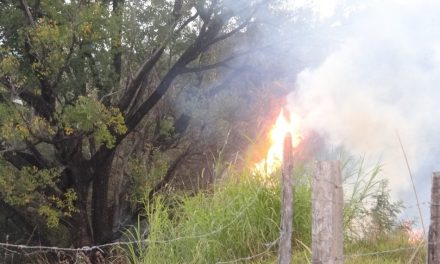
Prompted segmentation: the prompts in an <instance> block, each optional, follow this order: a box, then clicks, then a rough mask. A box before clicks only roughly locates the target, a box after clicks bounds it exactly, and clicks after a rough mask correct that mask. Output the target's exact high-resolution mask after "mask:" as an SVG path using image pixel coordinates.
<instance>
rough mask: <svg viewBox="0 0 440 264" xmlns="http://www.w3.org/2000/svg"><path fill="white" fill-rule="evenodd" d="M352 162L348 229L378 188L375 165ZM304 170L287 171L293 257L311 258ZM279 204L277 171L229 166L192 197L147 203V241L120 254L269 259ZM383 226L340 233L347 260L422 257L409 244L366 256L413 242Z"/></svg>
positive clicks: (180, 259)
mask: <svg viewBox="0 0 440 264" xmlns="http://www.w3.org/2000/svg"><path fill="white" fill-rule="evenodd" d="M359 164H360V165H359V168H358V171H357V173H355V174H352V176H350V177H347V178H346V180H349V179H351V181H348V183H351V184H354V186H351V187H350V188H351V190H352V193H351V192H350V193H348V195H347V198H348V199H347V201H346V206H345V221H346V222H345V224H346V225H345V226H346V228H347V229H346V230H351V229H350V228H352V227H353V226H352V224H353V221H356V220H357V219H359V218H360V217H364V216H367V215H368V209H369V207H368V204H369V203H370V204H371V202H372V201H374V197H375V195H376V196H377V194H378V190H379V189H378V188H379V187H380V186H382V185H381V184H380V180H379V179H378V176H377V175H378V173H379V170H380V168H379V167H376V168H373V169H371V170H364V169H363V167H362V165H363V163H362V162H360V163H359ZM305 171H306V170H303V169H302V168H301V167H300V166H297V170H296V171H295V175H294V179H295V180H294V182H295V198H294V199H295V201H294V203H295V204H294V220H293V221H294V236H293V245H294V249H293V252H294V256H293V263H309V262H310V259H311V251H310V245H311V227H312V216H311V186H310V177H308V176H307V174H306V173H305ZM346 183H347V182H346ZM382 191H383V190H382ZM382 198H383V197H382ZM385 198H387V196H385ZM372 199H373V200H372ZM385 205H387V203H385ZM389 205H390V206H393V205H394V204H393V203H391V204H389ZM280 206H281V204H280V184H279V181H278V177H277V176H274V177H272V178H265V179H264V180H263V179H262V178H261V177H256V176H255V175H250V174H249V173H245V172H241V173H237V172H233V171H232V170H230V171H229V173H228V177H226V178H224V179H222V180H221V181H219V182H217V183H216V184H215V187H213V188H212V189H211V190H206V191H203V192H199V193H197V194H195V195H192V196H182V195H181V194H180V195H175V196H174V197H170V196H169V195H168V196H162V197H161V196H159V197H158V198H157V199H156V200H155V202H154V204H152V205H149V206H147V207H146V208H147V209H146V211H147V216H148V223H149V225H148V243H138V244H133V245H131V246H128V247H127V248H125V251H126V253H127V254H126V255H127V258H128V260H129V262H130V263H134V264H138V263H139V264H140V263H142V264H149V263H158V264H161V263H164V264H165V263H167V264H173V263H194V264H195V263H218V262H219V263H222V262H228V261H231V260H240V259H243V258H244V259H246V262H251V263H274V262H276V250H277V247H276V243H274V242H276V241H277V239H278V238H279V234H280V229H279V223H280V211H281V210H280ZM385 209H387V208H385ZM372 223H374V222H372ZM369 227H372V226H369ZM140 230H141V228H140V226H139V227H138V228H137V229H136V231H135V232H133V233H129V238H130V239H131V240H134V241H137V240H142V238H143V237H142V235H141V232H140ZM363 231H364V232H365V231H366V232H368V230H363ZM388 231H389V232H381V233H378V234H377V235H375V236H357V237H356V239H354V238H353V237H352V236H351V235H350V236H346V238H347V239H346V243H345V254H346V255H347V256H348V257H347V258H346V263H405V262H403V261H404V260H408V259H412V260H413V263H422V262H423V260H424V254H423V249H422V250H421V253H420V252H418V253H417V254H415V253H414V250H412V249H408V250H406V251H405V250H402V251H398V252H392V253H389V254H383V255H368V254H367V255H365V254H366V253H370V252H382V251H385V252H386V251H387V250H390V249H391V250H392V249H396V248H408V247H410V246H412V245H410V244H409V243H408V236H407V234H406V233H405V232H404V230H401V229H398V228H393V229H390V230H388ZM347 234H352V232H346V235H347ZM356 254H357V255H359V256H357V255H356ZM250 256H251V257H250ZM252 256H254V257H252ZM249 257H250V258H249ZM244 262H245V261H238V263H244Z"/></svg>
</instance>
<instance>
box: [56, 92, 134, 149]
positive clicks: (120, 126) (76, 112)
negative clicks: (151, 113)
mask: <svg viewBox="0 0 440 264" xmlns="http://www.w3.org/2000/svg"><path fill="white" fill-rule="evenodd" d="M60 119H61V123H62V125H63V128H64V133H65V134H67V135H71V134H73V133H78V132H79V133H84V134H91V133H93V136H94V138H95V143H96V144H97V145H100V144H105V145H106V146H107V147H108V148H112V147H114V144H115V141H116V138H115V135H113V133H114V134H116V135H121V134H124V133H125V132H127V127H126V126H125V123H124V117H123V116H122V113H121V112H120V110H119V109H117V108H110V109H107V108H106V107H105V106H104V105H103V104H101V103H100V102H97V101H96V100H93V99H92V98H87V97H83V96H80V97H79V98H78V100H77V102H76V104H75V105H74V106H67V107H66V108H65V109H64V110H63V113H62V114H61V116H60ZM112 132H113V133H112Z"/></svg>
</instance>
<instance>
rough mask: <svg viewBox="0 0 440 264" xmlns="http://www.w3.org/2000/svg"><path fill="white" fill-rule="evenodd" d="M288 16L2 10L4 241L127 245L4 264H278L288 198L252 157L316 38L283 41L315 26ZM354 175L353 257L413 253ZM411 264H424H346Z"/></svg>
mask: <svg viewBox="0 0 440 264" xmlns="http://www.w3.org/2000/svg"><path fill="white" fill-rule="evenodd" d="M283 2H284V0H270V1H265V0H263V1H261V0H210V1H207V0H174V1H165V0H148V1H142V0H70V1H67V0H66V1H59V0H20V1H16V0H1V1H0V242H4V241H5V242H8V243H11V242H12V243H17V244H27V245H34V246H35V245H45V246H56V247H69V248H82V247H90V246H93V245H101V244H105V243H112V242H115V241H127V240H128V243H127V245H126V246H121V247H120V248H119V247H114V248H112V249H108V250H107V248H106V249H105V250H102V251H100V250H93V251H87V252H86V253H84V254H82V255H81V254H78V255H75V254H71V255H69V254H68V253H66V254H56V253H53V252H38V253H41V254H40V256H39V257H38V258H33V257H30V258H29V257H28V256H24V257H23V258H19V257H15V258H12V257H11V258H10V257H9V256H14V254H12V255H8V254H9V253H10V252H6V253H5V255H4V259H2V260H4V262H7V261H8V262H13V261H15V262H17V263H23V262H26V261H31V262H37V263H54V262H55V263H59V262H62V261H65V262H76V261H79V260H78V258H80V257H81V258H82V260H83V261H84V263H90V262H91V263H102V261H103V260H102V259H103V258H107V259H110V260H112V259H113V258H116V260H115V262H117V261H120V260H121V259H123V260H122V261H129V262H132V263H215V262H221V261H225V262H227V261H230V260H234V259H235V260H236V259H238V260H239V259H241V258H243V261H245V260H246V261H252V262H255V263H273V262H274V261H275V258H276V256H275V253H274V252H275V251H276V248H277V238H278V236H279V232H280V230H279V222H280V221H279V220H280V215H279V214H280V199H279V196H280V190H279V183H278V181H277V179H276V177H275V178H267V177H258V176H256V175H253V174H252V172H248V171H247V170H248V169H249V168H248V167H249V164H254V163H255V162H256V161H258V160H260V159H261V157H260V156H258V155H262V153H264V152H265V151H266V150H267V148H268V146H267V144H266V145H265V144H263V145H262V146H261V147H260V146H258V147H257V146H255V145H254V144H251V142H254V141H256V140H259V139H261V138H265V137H266V135H267V133H268V130H269V127H270V126H271V125H272V120H273V119H274V117H275V116H276V115H277V114H278V113H279V110H280V108H281V107H282V105H283V102H284V100H286V94H287V93H288V92H289V91H290V90H289V89H288V88H286V87H289V85H290V84H291V83H292V77H291V76H295V75H296V73H297V72H298V71H299V70H300V69H302V67H303V66H304V65H302V62H301V59H298V60H292V59H291V58H292V57H295V58H296V55H297V53H301V55H302V56H304V54H303V51H304V47H305V46H307V45H308V43H307V37H310V34H314V33H316V32H318V33H319V31H320V26H319V25H313V26H310V28H314V30H315V31H313V32H312V31H310V32H309V33H310V34H309V35H307V36H306V34H304V39H302V38H301V36H291V35H290V33H286V31H284V30H283V28H289V29H291V28H293V29H294V30H292V31H289V32H295V34H303V33H304V32H306V30H305V29H306V27H307V26H306V24H307V23H305V22H304V21H305V20H307V18H308V16H309V15H310V14H309V13H308V12H306V11H298V12H297V13H296V14H295V15H294V16H293V17H292V16H291V14H286V12H284V11H283V8H282V5H283ZM307 32H308V31H307ZM261 36H270V37H261ZM292 37H297V38H296V39H295V43H292V42H291V38H292ZM301 45H302V46H301ZM312 140H313V139H311V141H312ZM305 141H307V139H305ZM306 143H307V142H306ZM304 145H307V144H304ZM315 147H316V146H315ZM318 148H319V146H318ZM242 153H245V154H242ZM309 154H310V153H309ZM310 155H311V156H313V153H311V154H310ZM239 157H243V159H241V158H239ZM231 164H233V165H231ZM303 165H304V168H303V167H302V165H301V166H300V165H299V164H297V167H296V168H297V172H296V173H295V177H296V182H297V184H296V190H295V194H296V196H295V218H294V241H293V242H294V243H293V244H294V246H295V256H294V258H295V261H297V262H298V263H305V262H307V261H308V260H310V243H311V234H310V233H311V212H310V211H311V208H310V207H311V204H310V197H311V186H310V177H309V176H308V175H307V169H305V164H303ZM347 168H349V166H348V167H347ZM347 168H346V169H347ZM353 168H355V170H354V171H355V173H352V174H350V173H347V178H346V183H347V186H349V187H348V188H347V189H348V190H350V191H351V192H349V195H347V201H346V206H345V212H344V217H345V218H344V221H345V227H346V237H347V247H346V253H347V254H348V255H350V254H361V253H362V252H371V251H382V250H385V249H388V248H389V247H390V248H394V247H406V246H410V245H409V244H408V240H407V237H406V233H405V229H403V228H399V226H398V225H397V226H396V224H397V218H396V217H397V215H398V213H399V212H400V209H401V206H400V204H398V203H393V202H391V201H390V197H389V196H388V189H387V185H386V182H383V181H380V180H378V178H377V175H378V172H379V168H378V167H377V168H374V169H373V170H372V171H366V172H365V171H364V170H363V169H362V165H357V166H353ZM371 204H373V206H370V205H371ZM365 218H368V219H370V220H371V221H368V222H367V223H368V225H367V226H365V225H364V226H361V228H359V225H358V224H359V223H360V222H359V220H360V219H365ZM373 228H374V230H375V232H368V234H369V235H368V236H367V235H366V232H365V231H366V230H373ZM143 240H146V241H147V243H143V242H141V241H143ZM420 252H423V250H420ZM2 253H3V252H2ZM46 253H47V254H46ZM79 256H80V257H79ZM250 256H252V257H250ZM40 257H41V258H40ZM249 257H250V258H249ZM351 259H353V260H351ZM403 259H413V260H414V261H419V260H420V261H421V260H422V259H423V254H421V253H417V254H416V253H414V251H412V250H409V251H405V252H404V254H400V253H399V254H398V253H395V254H394V253H393V254H389V255H386V256H384V257H383V258H382V256H379V257H376V256H366V257H365V258H364V257H362V259H361V260H359V259H358V258H357V257H355V256H353V257H352V258H350V259H347V261H348V262H349V261H354V262H353V263H360V261H364V260H366V261H367V262H365V263H375V262H374V261H376V260H380V261H383V262H380V261H379V262H380V263H387V262H386V261H389V263H397V262H398V261H401V260H403ZM370 260H371V262H368V261H370ZM0 261H1V260H0ZM356 261H358V262H356ZM393 261H395V262H393ZM379 262H377V263H379Z"/></svg>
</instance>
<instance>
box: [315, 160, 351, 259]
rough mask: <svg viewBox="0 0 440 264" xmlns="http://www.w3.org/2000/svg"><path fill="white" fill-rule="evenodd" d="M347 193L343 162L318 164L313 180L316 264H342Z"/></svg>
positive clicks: (321, 162) (316, 164)
mask: <svg viewBox="0 0 440 264" xmlns="http://www.w3.org/2000/svg"><path fill="white" fill-rule="evenodd" d="M343 203H344V198H343V192H342V176H341V168H340V163H339V161H317V162H316V163H315V166H314V168H313V179H312V222H313V223H312V263H313V264H341V263H344V255H343V240H344V234H343V232H344V231H343V211H342V210H343Z"/></svg>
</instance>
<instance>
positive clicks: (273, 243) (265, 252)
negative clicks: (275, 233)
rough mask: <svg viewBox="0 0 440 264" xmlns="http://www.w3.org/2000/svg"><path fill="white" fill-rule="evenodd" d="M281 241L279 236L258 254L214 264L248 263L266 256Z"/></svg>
mask: <svg viewBox="0 0 440 264" xmlns="http://www.w3.org/2000/svg"><path fill="white" fill-rule="evenodd" d="M280 239H281V236H279V237H278V238H277V239H275V240H274V241H272V242H270V243H269V244H267V245H266V247H267V248H266V249H265V250H264V251H262V252H260V253H258V254H255V255H252V256H248V257H242V258H237V259H233V260H228V261H218V262H216V264H228V263H237V262H240V261H249V260H253V259H256V258H258V257H261V256H264V255H266V254H268V253H269V252H270V251H271V249H272V248H273V247H274V246H275V245H276V244H277V243H278V241H279V240H280Z"/></svg>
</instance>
